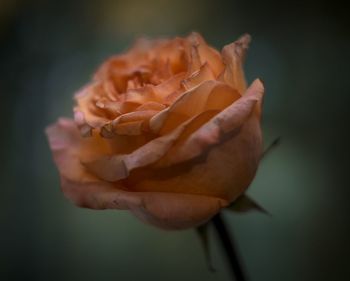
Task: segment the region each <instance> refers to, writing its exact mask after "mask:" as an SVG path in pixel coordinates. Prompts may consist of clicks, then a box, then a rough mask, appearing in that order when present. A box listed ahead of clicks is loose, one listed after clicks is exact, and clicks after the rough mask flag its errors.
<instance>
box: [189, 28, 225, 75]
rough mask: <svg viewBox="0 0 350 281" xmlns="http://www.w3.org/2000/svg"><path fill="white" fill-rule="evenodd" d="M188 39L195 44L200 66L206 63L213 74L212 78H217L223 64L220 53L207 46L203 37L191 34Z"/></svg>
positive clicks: (194, 33)
mask: <svg viewBox="0 0 350 281" xmlns="http://www.w3.org/2000/svg"><path fill="white" fill-rule="evenodd" d="M189 38H190V40H192V41H195V42H197V51H198V54H199V57H200V61H201V62H202V64H204V63H207V64H208V65H209V67H210V69H211V70H212V72H213V73H214V76H215V77H217V76H218V75H219V74H220V73H221V72H222V71H223V70H224V64H223V62H222V60H221V55H220V53H219V52H218V51H217V50H215V49H213V48H212V47H210V46H208V44H207V43H206V42H205V40H204V39H203V37H202V36H201V35H200V34H198V33H196V32H193V33H192V34H191V35H190V36H189Z"/></svg>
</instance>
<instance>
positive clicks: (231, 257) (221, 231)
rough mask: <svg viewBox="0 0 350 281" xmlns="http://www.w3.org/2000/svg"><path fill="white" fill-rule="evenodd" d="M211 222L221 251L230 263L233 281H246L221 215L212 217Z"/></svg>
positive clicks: (235, 249) (232, 239)
mask: <svg viewBox="0 0 350 281" xmlns="http://www.w3.org/2000/svg"><path fill="white" fill-rule="evenodd" d="M212 221H213V224H214V226H215V229H216V232H217V233H218V235H219V237H220V241H221V244H222V246H223V249H224V251H225V252H226V256H227V258H228V261H229V263H230V267H231V271H232V275H233V276H234V280H236V281H247V280H248V279H247V277H246V275H245V273H244V271H243V269H242V265H241V262H240V260H239V257H238V253H237V248H236V246H235V243H234V238H233V237H232V235H230V234H229V232H228V229H227V227H226V224H225V222H224V220H223V218H222V216H221V214H220V213H218V214H217V215H216V216H215V217H213V219H212Z"/></svg>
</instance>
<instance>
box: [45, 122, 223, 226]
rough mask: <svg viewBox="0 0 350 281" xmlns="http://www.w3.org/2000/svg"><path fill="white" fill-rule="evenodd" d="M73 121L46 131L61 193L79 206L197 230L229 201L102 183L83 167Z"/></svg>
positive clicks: (153, 222) (77, 135)
mask: <svg viewBox="0 0 350 281" xmlns="http://www.w3.org/2000/svg"><path fill="white" fill-rule="evenodd" d="M73 125H74V124H73V123H72V121H70V120H65V119H63V120H61V121H60V123H59V124H55V125H52V126H51V127H49V128H48V129H47V135H48V137H49V144H50V147H51V150H52V153H53V156H54V160H55V163H56V165H57V167H58V169H59V172H60V175H61V186H62V190H63V192H64V194H65V196H66V197H67V198H69V199H70V200H72V201H73V202H74V203H75V204H76V205H78V206H81V207H87V208H92V209H130V210H131V211H132V212H133V213H134V214H135V215H136V216H137V217H139V218H140V219H141V220H143V221H145V222H148V223H151V224H154V225H156V226H158V227H162V228H165V229H183V228H188V227H194V226H196V225H199V224H201V223H203V222H205V221H207V220H209V219H210V218H211V217H212V216H213V215H215V214H216V213H217V212H218V211H219V210H220V208H222V207H224V206H226V205H227V204H228V202H226V201H224V200H222V199H219V198H215V197H208V196H200V195H187V194H172V193H158V192H156V193H152V192H146V193H145V192H128V191H125V190H123V189H124V188H123V187H122V186H121V185H120V184H111V183H107V182H103V181H100V180H98V179H96V178H95V177H94V176H92V175H90V174H89V173H87V172H86V171H85V169H84V167H83V166H82V165H81V164H80V162H79V158H78V155H77V154H76V153H75V152H76V151H77V149H78V146H79V142H80V136H79V132H78V131H77V129H75V127H74V126H73Z"/></svg>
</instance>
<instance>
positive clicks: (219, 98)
mask: <svg viewBox="0 0 350 281" xmlns="http://www.w3.org/2000/svg"><path fill="white" fill-rule="evenodd" d="M238 97H239V95H238V94H237V92H236V91H235V90H233V89H232V88H231V87H229V86H228V85H226V84H223V83H221V82H218V81H213V80H210V81H205V82H203V83H202V84H200V85H199V86H198V87H196V88H194V89H191V90H190V91H188V92H186V93H184V94H183V95H182V96H181V97H179V98H178V99H177V100H176V101H175V102H174V103H173V104H172V105H171V106H170V107H169V108H167V109H165V110H163V111H161V112H159V113H158V114H156V115H155V116H154V117H152V118H151V120H150V128H151V130H152V131H153V132H154V133H159V134H161V135H164V134H166V133H168V132H170V131H171V130H173V129H174V128H176V127H177V126H178V125H179V124H181V123H182V122H184V121H186V120H188V119H189V118H191V117H193V116H196V115H198V114H200V113H201V112H203V111H206V110H215V109H224V108H225V107H227V106H229V105H230V104H231V103H232V102H234V101H235V100H236V99H237V98H238Z"/></svg>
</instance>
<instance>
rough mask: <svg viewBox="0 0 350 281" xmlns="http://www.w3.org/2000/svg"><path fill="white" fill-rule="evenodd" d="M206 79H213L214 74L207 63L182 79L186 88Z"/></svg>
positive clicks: (190, 87)
mask: <svg viewBox="0 0 350 281" xmlns="http://www.w3.org/2000/svg"><path fill="white" fill-rule="evenodd" d="M207 80H215V76H214V74H213V72H212V71H211V69H210V67H209V65H208V64H207V63H205V64H203V65H202V66H201V67H200V69H199V70H198V71H196V72H194V73H192V75H191V76H190V77H188V78H186V79H185V80H183V81H182V84H183V85H184V87H185V89H186V90H190V89H192V88H194V87H196V86H198V85H199V84H201V83H203V82H204V81H207Z"/></svg>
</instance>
